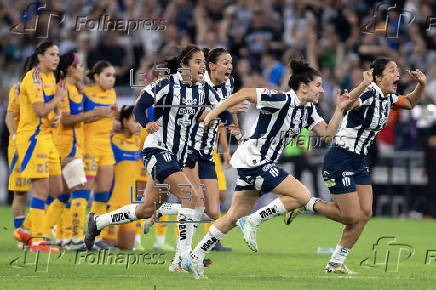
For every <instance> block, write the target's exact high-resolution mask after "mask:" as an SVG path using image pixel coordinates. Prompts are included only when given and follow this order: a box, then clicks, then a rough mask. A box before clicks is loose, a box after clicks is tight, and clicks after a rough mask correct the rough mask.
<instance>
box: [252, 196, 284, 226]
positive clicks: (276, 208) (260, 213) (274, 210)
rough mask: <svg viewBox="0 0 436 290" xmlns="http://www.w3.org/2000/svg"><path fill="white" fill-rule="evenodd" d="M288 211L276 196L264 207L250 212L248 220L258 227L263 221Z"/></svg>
mask: <svg viewBox="0 0 436 290" xmlns="http://www.w3.org/2000/svg"><path fill="white" fill-rule="evenodd" d="M287 212H288V211H287V210H286V208H285V206H284V205H283V203H282V201H281V200H280V198H276V199H274V200H273V201H272V202H270V203H269V204H268V205H266V206H265V207H262V208H260V209H258V210H257V211H256V212H254V213H252V214H250V215H249V216H248V220H249V221H250V223H251V224H252V225H253V226H257V227H258V226H260V224H261V223H262V222H264V221H266V220H269V219H272V218H273V217H275V216H278V215H281V214H285V213H287Z"/></svg>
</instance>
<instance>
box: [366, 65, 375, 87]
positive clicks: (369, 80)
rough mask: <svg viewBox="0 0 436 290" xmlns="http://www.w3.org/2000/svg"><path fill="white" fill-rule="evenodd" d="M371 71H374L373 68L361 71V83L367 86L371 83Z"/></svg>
mask: <svg viewBox="0 0 436 290" xmlns="http://www.w3.org/2000/svg"><path fill="white" fill-rule="evenodd" d="M373 71H374V69H370V70H367V71H364V72H363V83H364V84H365V85H366V86H369V84H371V82H372V72H373Z"/></svg>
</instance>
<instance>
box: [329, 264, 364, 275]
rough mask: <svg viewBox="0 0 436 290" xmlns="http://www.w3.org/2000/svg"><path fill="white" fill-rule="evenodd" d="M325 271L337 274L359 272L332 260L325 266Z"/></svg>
mask: <svg viewBox="0 0 436 290" xmlns="http://www.w3.org/2000/svg"><path fill="white" fill-rule="evenodd" d="M325 271H326V272H327V273H336V274H348V275H354V274H357V272H353V271H351V270H350V269H348V268H347V266H345V265H344V264H338V263H332V262H329V263H328V264H327V266H325Z"/></svg>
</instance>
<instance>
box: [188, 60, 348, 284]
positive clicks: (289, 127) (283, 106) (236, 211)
mask: <svg viewBox="0 0 436 290" xmlns="http://www.w3.org/2000/svg"><path fill="white" fill-rule="evenodd" d="M291 69H292V72H293V74H292V76H291V77H290V79H289V86H290V87H291V90H290V91H289V92H287V93H280V92H278V91H272V90H269V89H262V88H258V89H254V88H253V89H248V88H244V89H241V90H240V91H239V92H238V93H236V94H233V95H231V96H230V97H229V98H228V99H227V100H226V101H224V102H223V103H221V104H220V105H219V106H218V107H217V108H215V109H214V110H213V111H212V112H210V113H209V114H208V115H207V116H206V118H205V120H204V124H205V126H208V125H209V124H210V123H211V122H212V121H213V120H214V119H215V118H216V116H217V115H218V114H219V113H221V112H222V111H223V110H225V109H226V108H228V107H230V106H232V105H234V104H237V103H240V102H241V101H243V100H249V101H250V102H252V103H254V104H256V106H257V108H258V109H260V112H259V117H258V119H257V122H256V124H255V125H254V126H253V127H252V129H251V137H250V139H248V140H247V141H245V142H243V143H242V144H241V145H240V146H238V149H237V150H236V152H235V153H234V154H233V157H232V160H231V163H232V165H233V167H235V168H237V170H238V175H239V176H238V180H237V183H236V189H235V193H234V195H233V200H232V206H231V207H230V209H229V211H228V212H227V214H226V215H225V216H223V217H222V218H220V219H218V220H217V221H216V222H215V224H214V225H213V226H211V227H210V229H209V233H208V234H206V235H205V237H204V238H203V239H202V240H201V242H200V243H199V244H198V245H197V247H196V248H195V249H194V250H193V251H192V252H191V254H190V255H189V256H188V257H186V258H184V259H183V260H182V263H181V265H182V267H183V268H184V269H185V270H187V271H189V272H191V274H192V275H193V276H194V278H196V279H198V278H200V277H202V276H203V264H202V263H201V262H199V261H202V260H203V259H204V256H205V255H206V254H207V253H208V252H209V251H210V250H211V249H212V248H213V246H214V245H215V244H216V243H217V242H218V241H220V240H221V239H222V238H223V237H224V236H225V234H226V233H227V232H228V231H230V230H231V229H232V228H233V227H235V225H236V221H237V220H238V219H239V218H241V217H243V216H245V215H247V214H249V213H250V211H251V209H252V208H253V206H254V204H255V202H256V200H257V199H258V198H259V194H260V192H261V191H262V192H273V193H276V194H280V195H284V196H289V197H290V198H289V199H288V200H287V204H285V205H283V204H282V206H281V207H280V208H278V210H279V211H281V212H282V213H285V212H286V208H288V209H289V208H299V207H301V206H302V205H305V204H307V202H308V201H309V200H310V193H309V191H308V190H307V188H306V187H305V186H303V185H302V184H301V183H300V182H299V181H298V180H296V179H295V178H293V177H292V176H291V175H288V174H287V173H286V172H285V171H284V170H283V169H281V168H279V167H277V166H276V165H275V163H276V162H277V160H278V158H279V156H280V153H281V152H282V151H283V148H284V147H285V146H286V145H287V144H288V143H289V142H290V140H291V139H292V138H293V137H295V136H296V135H298V134H299V133H300V131H301V129H302V128H309V129H312V128H313V130H314V131H315V132H317V134H318V135H319V136H323V137H325V136H334V134H335V133H336V131H337V129H338V127H339V123H340V121H341V119H342V117H343V113H344V111H345V110H346V108H347V106H349V105H350V104H351V100H350V98H349V96H348V94H347V93H345V94H344V95H341V96H339V92H338V97H337V100H336V111H335V114H334V115H333V117H332V119H331V121H330V123H329V124H326V123H325V122H324V120H323V119H322V118H321V117H320V116H319V115H318V113H317V110H316V107H315V105H314V103H317V102H318V98H319V96H320V95H321V94H322V93H323V92H324V90H323V88H322V85H321V84H322V83H321V76H320V74H319V72H317V71H316V70H314V69H313V68H311V67H309V66H308V65H307V64H304V63H302V62H300V61H292V62H291Z"/></svg>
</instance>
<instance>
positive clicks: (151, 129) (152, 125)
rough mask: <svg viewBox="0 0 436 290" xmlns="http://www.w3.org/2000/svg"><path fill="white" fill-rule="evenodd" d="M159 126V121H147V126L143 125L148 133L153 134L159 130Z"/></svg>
mask: <svg viewBox="0 0 436 290" xmlns="http://www.w3.org/2000/svg"><path fill="white" fill-rule="evenodd" d="M159 127H162V124H161V123H158V122H148V123H147V126H145V130H147V133H148V134H153V133H155V132H157V130H159Z"/></svg>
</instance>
